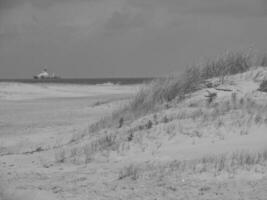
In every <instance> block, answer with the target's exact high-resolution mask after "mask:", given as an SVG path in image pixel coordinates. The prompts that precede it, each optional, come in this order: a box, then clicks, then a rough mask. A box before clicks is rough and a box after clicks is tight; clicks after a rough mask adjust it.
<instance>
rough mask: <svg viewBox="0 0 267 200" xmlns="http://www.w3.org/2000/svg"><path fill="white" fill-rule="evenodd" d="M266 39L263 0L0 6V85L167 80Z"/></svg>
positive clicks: (34, 0) (95, 0)
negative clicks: (7, 81)
mask: <svg viewBox="0 0 267 200" xmlns="http://www.w3.org/2000/svg"><path fill="white" fill-rule="evenodd" d="M266 33H267V0H253V1H252V0H0V78H1V79H3V78H31V77H32V75H34V74H36V73H38V72H40V71H41V70H42V66H43V65H46V66H47V68H48V71H50V72H55V73H56V74H58V75H60V76H62V77H64V78H100V77H152V76H162V75H168V74H171V73H177V72H178V73H179V72H180V71H181V70H183V69H184V68H185V67H186V66H187V65H191V64H193V63H197V62H199V61H200V60H201V59H203V58H206V57H213V56H216V55H217V54H219V53H221V52H224V51H225V50H239V49H246V48H250V47H253V48H255V49H257V50H259V51H265V50H267V34H266Z"/></svg>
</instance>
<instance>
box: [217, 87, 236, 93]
mask: <svg viewBox="0 0 267 200" xmlns="http://www.w3.org/2000/svg"><path fill="white" fill-rule="evenodd" d="M214 89H215V90H219V91H225V92H232V91H233V90H231V89H224V88H214Z"/></svg>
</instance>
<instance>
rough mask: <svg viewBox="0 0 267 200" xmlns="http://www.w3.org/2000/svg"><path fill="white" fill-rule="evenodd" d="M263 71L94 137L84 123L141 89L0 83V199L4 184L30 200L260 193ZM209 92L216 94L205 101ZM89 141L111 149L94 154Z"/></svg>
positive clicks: (265, 122)
mask: <svg viewBox="0 0 267 200" xmlns="http://www.w3.org/2000/svg"><path fill="white" fill-rule="evenodd" d="M266 75H267V70H266V69H264V68H255V69H252V70H251V71H249V72H246V73H243V74H240V75H235V76H231V77H228V78H226V81H225V83H224V84H223V85H220V86H219V88H221V89H222V88H223V89H229V90H231V91H230V92H229V91H222V90H215V89H213V88H211V89H207V88H205V89H202V90H200V91H198V92H196V93H194V94H192V95H191V97H189V98H188V99H186V100H185V101H184V102H182V103H179V104H174V105H171V106H170V108H169V109H165V110H162V111H159V112H157V113H154V114H152V115H148V116H144V117H142V118H140V119H138V120H136V121H134V122H133V123H131V124H126V125H124V126H123V127H122V128H120V129H118V128H111V129H105V130H101V131H99V132H97V133H95V134H94V135H92V134H91V133H89V132H88V126H89V124H90V123H93V122H94V121H96V120H98V119H100V118H101V117H103V116H106V115H108V114H109V113H111V112H112V111H113V110H114V109H116V108H117V107H119V106H120V105H121V104H122V102H124V99H127V98H129V97H130V96H131V95H132V94H134V93H135V92H136V90H137V88H138V86H81V87H77V86H66V85H64V86H63V85H62V86H61V85H26V84H25V85H24V84H11V83H4V84H2V85H0V113H1V114H0V169H1V177H0V178H1V181H2V190H1V186H0V198H1V191H3V194H2V196H3V198H4V196H8V197H9V198H7V199H27V200H39V199H40V200H42V199H49V200H50V199H51V200H54V199H55V200H63V199H64V200H65V199H67V200H85V199H92V200H95V199H106V200H110V199H147V200H150V199H151V200H152V199H153V200H155V199H158V200H159V199H162V200H163V199H193V200H199V199H203V200H204V199H221V200H222V199H231V200H232V199H236V200H237V199H261V200H266V199H267V163H266V160H264V159H263V158H264V156H266V159H267V134H266V133H267V109H266V108H267V103H266V102H267V101H266V100H267V94H265V93H262V92H259V91H257V88H258V86H259V83H260V81H262V80H263V79H265V78H266ZM212 81H214V82H217V81H218V80H217V79H214V80H212ZM217 89H218V88H217ZM207 90H209V91H214V92H216V93H217V98H216V100H215V102H213V103H212V104H211V105H209V106H207V105H206V102H205V95H206V94H207V92H206V91H207ZM233 93H235V95H236V97H234V96H233ZM241 99H243V100H244V101H241ZM96 102H97V103H96ZM151 122H152V123H151ZM148 123H151V124H152V125H151V126H147V124H148ZM73 136H75V137H73ZM109 136H111V137H112V136H116V137H115V141H116V142H115V143H112V142H111V140H110V139H109ZM73 138H75V139H73ZM103 138H104V140H102V139H103ZM129 138H130V139H129ZM92 141H97V143H95V144H97V145H106V146H105V147H107V148H106V149H101V150H99V149H95V150H94V151H92V149H91V147H92V143H93V142H92ZM101 141H102V143H101ZM105 142H108V144H106V143H105ZM109 142H111V144H110V145H109ZM87 147H90V148H87ZM88 149H89V151H90V152H88ZM264 152H265V154H264ZM233 153H236V155H244V156H243V157H244V160H242V159H243V157H242V159H241V160H242V162H239V161H240V157H238V159H236V160H235V158H234V157H231V156H232V155H233ZM88 155H89V156H90V159H89V160H85V158H86V156H88ZM247 155H249V156H247ZM250 155H251V156H250ZM255 155H256V157H255ZM224 156H226V157H227V156H229V157H230V158H231V159H232V160H233V161H235V162H237V161H238V162H237V163H230V162H226V161H225V160H224ZM203 158H205V159H206V160H205V159H203ZM227 158H228V157H227ZM224 161H225V162H224ZM177 163H180V164H177ZM214 163H215V164H214ZM218 167H219V168H221V169H218Z"/></svg>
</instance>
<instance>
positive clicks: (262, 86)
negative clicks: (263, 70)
mask: <svg viewBox="0 0 267 200" xmlns="http://www.w3.org/2000/svg"><path fill="white" fill-rule="evenodd" d="M258 90H259V91H261V92H267V80H264V81H263V82H262V83H261V84H260V88H259V89H258Z"/></svg>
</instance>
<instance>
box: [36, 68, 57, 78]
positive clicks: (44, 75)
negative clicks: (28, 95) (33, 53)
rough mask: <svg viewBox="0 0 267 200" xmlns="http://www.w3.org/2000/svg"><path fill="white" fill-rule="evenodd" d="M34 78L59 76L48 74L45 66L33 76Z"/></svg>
mask: <svg viewBox="0 0 267 200" xmlns="http://www.w3.org/2000/svg"><path fill="white" fill-rule="evenodd" d="M33 78H34V79H60V77H59V76H56V75H55V73H52V75H50V74H49V73H48V71H47V69H46V68H44V69H43V71H41V72H40V73H39V74H37V75H35V76H33Z"/></svg>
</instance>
